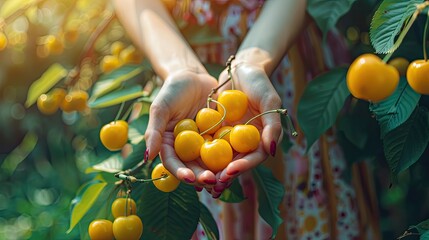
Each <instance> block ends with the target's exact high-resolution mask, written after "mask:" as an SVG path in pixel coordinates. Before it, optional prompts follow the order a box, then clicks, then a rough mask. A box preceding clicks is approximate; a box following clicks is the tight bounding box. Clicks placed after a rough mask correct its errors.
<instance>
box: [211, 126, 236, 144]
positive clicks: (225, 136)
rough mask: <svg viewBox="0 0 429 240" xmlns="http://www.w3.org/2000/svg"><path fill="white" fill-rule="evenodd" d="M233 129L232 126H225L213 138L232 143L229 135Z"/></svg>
mask: <svg viewBox="0 0 429 240" xmlns="http://www.w3.org/2000/svg"><path fill="white" fill-rule="evenodd" d="M231 129H232V126H223V127H221V128H219V130H217V131H216V132H215V134H214V135H213V138H222V139H224V140H226V141H227V142H228V143H229V142H230V141H229V134H230V132H231Z"/></svg>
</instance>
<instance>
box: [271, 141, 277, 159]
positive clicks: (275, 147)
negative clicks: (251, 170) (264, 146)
mask: <svg viewBox="0 0 429 240" xmlns="http://www.w3.org/2000/svg"><path fill="white" fill-rule="evenodd" d="M276 150H277V144H276V142H275V141H272V142H271V145H270V154H271V156H273V157H274V155H276Z"/></svg>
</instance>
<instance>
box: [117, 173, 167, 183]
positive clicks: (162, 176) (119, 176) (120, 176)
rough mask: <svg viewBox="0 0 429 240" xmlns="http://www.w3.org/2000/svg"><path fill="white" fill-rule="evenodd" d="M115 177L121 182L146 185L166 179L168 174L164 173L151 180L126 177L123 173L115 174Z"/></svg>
mask: <svg viewBox="0 0 429 240" xmlns="http://www.w3.org/2000/svg"><path fill="white" fill-rule="evenodd" d="M115 177H117V178H119V179H122V180H125V181H128V182H131V183H135V182H143V183H147V182H153V181H157V180H161V179H164V178H167V177H168V174H166V173H164V174H162V175H161V177H158V178H151V179H142V178H136V177H134V176H129V175H126V174H124V173H117V174H115Z"/></svg>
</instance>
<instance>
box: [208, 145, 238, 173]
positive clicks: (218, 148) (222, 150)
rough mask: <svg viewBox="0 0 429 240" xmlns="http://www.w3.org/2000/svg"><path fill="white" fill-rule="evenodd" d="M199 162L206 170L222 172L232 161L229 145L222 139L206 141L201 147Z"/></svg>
mask: <svg viewBox="0 0 429 240" xmlns="http://www.w3.org/2000/svg"><path fill="white" fill-rule="evenodd" d="M200 154H201V160H202V161H203V163H204V165H206V167H207V169H209V170H210V171H212V172H214V173H217V172H219V171H222V170H223V169H224V168H225V167H226V166H228V164H229V163H230V162H231V161H232V156H233V151H232V148H231V145H229V143H228V142H227V141H226V140H224V139H214V140H213V141H207V142H205V143H204V144H203V145H202V146H201V153H200Z"/></svg>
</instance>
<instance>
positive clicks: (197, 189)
mask: <svg viewBox="0 0 429 240" xmlns="http://www.w3.org/2000/svg"><path fill="white" fill-rule="evenodd" d="M194 188H195V191H197V192H201V191H202V190H203V188H202V187H197V186H195V187H194Z"/></svg>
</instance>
